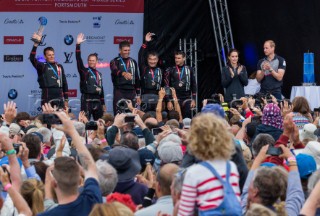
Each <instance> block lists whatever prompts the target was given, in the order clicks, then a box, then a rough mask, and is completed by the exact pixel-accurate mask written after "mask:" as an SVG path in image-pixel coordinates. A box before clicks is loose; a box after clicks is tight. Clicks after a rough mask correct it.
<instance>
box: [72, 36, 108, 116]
mask: <svg viewBox="0 0 320 216" xmlns="http://www.w3.org/2000/svg"><path fill="white" fill-rule="evenodd" d="M84 41H85V39H84V34H82V33H80V34H78V37H77V44H76V59H77V67H78V73H79V75H80V91H81V94H82V95H81V111H85V113H86V116H87V118H88V119H89V120H90V118H91V115H92V117H93V119H94V120H95V121H96V120H98V119H99V118H101V117H102V116H103V112H105V111H106V105H105V101H104V91H103V85H102V74H101V73H100V72H99V71H97V69H96V66H97V63H98V56H97V54H90V55H89V56H88V67H87V68H86V67H85V66H84V65H83V61H82V58H81V50H80V44H81V43H82V42H84Z"/></svg>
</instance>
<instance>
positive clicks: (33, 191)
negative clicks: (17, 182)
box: [20, 179, 44, 215]
mask: <svg viewBox="0 0 320 216" xmlns="http://www.w3.org/2000/svg"><path fill="white" fill-rule="evenodd" d="M20 192H21V195H22V196H23V198H24V199H25V200H26V201H27V203H28V205H29V207H30V209H31V210H32V214H33V215H37V214H38V213H41V212H43V211H44V184H43V183H42V182H41V181H38V180H36V179H29V180H26V181H24V182H23V183H22V185H21V188H20Z"/></svg>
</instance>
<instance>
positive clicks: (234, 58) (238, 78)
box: [221, 49, 248, 102]
mask: <svg viewBox="0 0 320 216" xmlns="http://www.w3.org/2000/svg"><path fill="white" fill-rule="evenodd" d="M221 83H222V86H223V87H224V88H225V89H226V93H225V96H224V98H225V101H227V102H229V101H231V100H233V99H235V98H236V99H239V98H241V97H244V96H245V94H244V86H246V85H248V74H247V70H246V67H245V66H244V65H241V64H240V63H239V51H238V50H236V49H231V50H230V51H229V53H228V64H227V66H226V67H224V68H223V69H222V73H221Z"/></svg>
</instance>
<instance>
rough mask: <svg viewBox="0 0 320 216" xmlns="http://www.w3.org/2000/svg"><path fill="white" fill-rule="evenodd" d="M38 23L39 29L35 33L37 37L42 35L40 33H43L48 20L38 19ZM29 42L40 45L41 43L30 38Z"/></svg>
mask: <svg viewBox="0 0 320 216" xmlns="http://www.w3.org/2000/svg"><path fill="white" fill-rule="evenodd" d="M38 21H39V23H40V26H39V28H38V31H37V33H36V34H37V35H42V33H43V30H44V27H45V26H46V25H47V23H48V20H47V18H45V17H39V19H38ZM31 40H32V41H33V42H35V43H40V42H41V40H38V39H35V38H31Z"/></svg>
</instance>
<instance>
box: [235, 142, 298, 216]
mask: <svg viewBox="0 0 320 216" xmlns="http://www.w3.org/2000/svg"><path fill="white" fill-rule="evenodd" d="M268 148H269V145H266V146H263V147H262V148H261V150H260V152H259V154H258V156H257V157H256V158H255V160H254V162H253V164H252V166H251V169H250V172H249V174H248V177H247V180H246V183H245V186H244V189H243V192H242V195H241V205H242V213H243V214H245V213H246V211H247V209H249V208H250V206H251V204H253V203H259V204H262V205H264V206H265V207H267V208H269V209H271V210H272V211H275V210H276V209H275V207H274V206H273V205H274V204H275V203H276V201H277V200H278V199H279V198H280V196H281V194H282V188H283V187H284V184H283V182H284V181H279V179H280V178H281V176H283V175H281V174H280V173H279V172H278V171H277V170H274V169H273V168H269V167H260V165H261V163H263V162H264V161H265V160H266V157H267V154H266V153H267V150H268ZM280 148H281V149H282V151H283V154H282V155H281V157H282V158H284V159H286V160H287V161H288V166H289V176H288V186H287V193H286V194H287V196H286V200H285V211H286V213H287V214H288V215H298V214H299V210H300V208H301V207H302V205H303V202H304V194H303V190H302V186H301V182H300V176H299V171H298V167H297V162H296V158H295V157H294V156H293V154H292V153H291V151H290V150H289V149H288V148H287V147H285V146H284V145H280ZM282 207H283V205H282ZM278 211H281V212H283V208H282V209H281V208H279V210H278Z"/></svg>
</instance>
